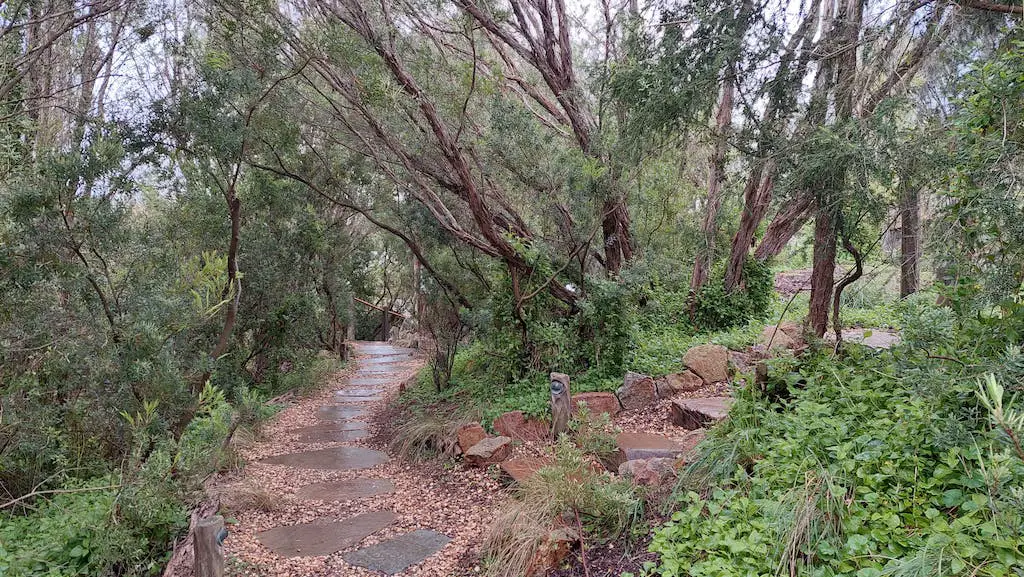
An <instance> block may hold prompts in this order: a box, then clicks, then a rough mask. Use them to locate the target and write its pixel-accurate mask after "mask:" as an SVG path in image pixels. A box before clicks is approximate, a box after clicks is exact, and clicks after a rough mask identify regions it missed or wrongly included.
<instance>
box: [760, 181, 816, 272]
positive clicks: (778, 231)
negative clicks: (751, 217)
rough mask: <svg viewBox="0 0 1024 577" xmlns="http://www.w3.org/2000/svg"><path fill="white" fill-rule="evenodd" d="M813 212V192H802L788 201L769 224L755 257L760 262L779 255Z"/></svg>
mask: <svg viewBox="0 0 1024 577" xmlns="http://www.w3.org/2000/svg"><path fill="white" fill-rule="evenodd" d="M812 214H814V195H812V194H800V195H799V196H796V197H794V198H793V199H791V200H789V201H788V202H786V203H785V204H784V205H783V206H782V207H781V208H780V209H779V211H778V212H777V213H775V218H773V219H772V221H771V223H769V224H768V230H766V231H765V233H764V238H762V239H761V243H760V244H758V245H757V249H756V250H755V251H754V258H756V259H757V260H758V261H760V262H768V261H769V260H771V259H773V258H775V257H777V256H779V254H780V253H781V252H782V249H783V248H785V247H786V244H788V243H789V241H790V239H792V238H793V237H794V236H795V235H796V233H798V232H800V229H801V228H803V227H804V224H806V223H807V221H808V220H810V218H811V215H812Z"/></svg>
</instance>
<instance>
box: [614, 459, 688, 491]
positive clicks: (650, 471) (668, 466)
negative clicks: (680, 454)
mask: <svg viewBox="0 0 1024 577" xmlns="http://www.w3.org/2000/svg"><path fill="white" fill-rule="evenodd" d="M679 461H680V460H679V459H674V458H671V457H654V458H652V459H634V460H632V461H625V462H624V463H622V464H621V465H619V475H621V476H623V477H627V478H630V479H632V480H633V482H634V483H636V484H637V485H642V486H645V487H660V486H662V485H664V484H665V483H666V482H669V481H671V480H673V479H675V478H676V471H677V468H678V467H677V463H679Z"/></svg>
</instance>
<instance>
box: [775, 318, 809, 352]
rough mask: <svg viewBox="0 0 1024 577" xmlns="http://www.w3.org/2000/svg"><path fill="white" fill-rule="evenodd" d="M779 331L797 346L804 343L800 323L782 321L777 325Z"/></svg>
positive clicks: (802, 329) (802, 328)
mask: <svg viewBox="0 0 1024 577" xmlns="http://www.w3.org/2000/svg"><path fill="white" fill-rule="evenodd" d="M779 329H781V330H782V332H784V333H786V334H787V335H788V336H789V338H791V339H793V341H794V342H795V343H796V344H797V346H803V345H804V344H805V343H804V327H803V325H801V324H800V323H796V322H793V321H782V322H781V323H779Z"/></svg>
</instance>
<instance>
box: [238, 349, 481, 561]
mask: <svg viewBox="0 0 1024 577" xmlns="http://www.w3.org/2000/svg"><path fill="white" fill-rule="evenodd" d="M356 353H357V357H356V359H355V363H354V364H355V367H356V370H355V371H352V372H350V373H349V374H348V375H347V378H345V379H344V380H343V382H341V383H339V385H340V386H336V387H333V388H332V390H330V391H325V393H323V394H321V395H320V396H319V397H318V398H316V399H311V400H310V402H302V403H301V405H302V406H296V407H294V409H289V411H293V412H294V413H296V414H295V415H287V414H285V415H282V418H281V419H279V423H277V424H278V425H281V426H280V427H271V428H276V429H277V430H275V431H268V433H267V436H268V438H270V439H269V440H268V442H267V443H266V446H262V447H259V448H258V449H256V451H254V453H255V454H250V455H247V456H248V457H249V460H250V462H251V463H252V464H251V465H250V467H249V469H248V470H247V471H246V472H245V476H246V477H247V479H245V480H244V481H242V482H239V483H237V484H236V485H235V486H236V487H244V488H245V490H246V491H250V492H252V493H254V494H258V495H260V498H259V501H261V502H263V508H264V509H266V510H264V511H243V512H242V513H244V514H242V515H239V517H240V519H239V523H238V526H237V527H232V528H231V531H232V535H231V537H229V539H228V541H227V542H226V544H225V548H226V553H227V554H228V556H229V558H235V559H238V560H240V561H241V562H242V564H243V565H245V566H247V567H248V566H259V567H261V568H262V569H261V570H260V571H258V572H254V573H248V572H244V571H243V572H241V574H243V575H249V574H252V575H261V576H262V575H303V576H307V575H324V576H328V575H330V576H333V575H344V576H349V575H353V576H356V575H359V576H362V575H381V574H386V575H398V574H401V575H434V574H445V575H451V574H455V573H454V572H453V567H454V566H455V565H457V563H458V560H459V558H460V557H461V556H463V555H464V554H465V549H466V545H467V541H470V540H472V541H478V540H479V536H478V535H476V536H474V537H471V538H467V535H465V533H466V530H465V529H466V527H467V525H466V524H467V523H469V525H468V527H470V528H472V527H473V525H472V523H478V524H481V525H482V523H483V522H484V521H486V519H487V517H488V513H487V512H486V511H485V510H484V509H483V507H481V506H480V503H484V504H487V503H488V499H487V498H484V499H481V498H480V497H481V495H493V494H494V493H495V491H494V489H495V487H494V485H492V484H491V483H490V480H489V479H488V478H486V477H485V476H484V477H481V476H479V475H477V474H476V473H463V472H460V473H461V474H462V475H466V474H468V475H471V477H470V478H468V479H466V478H460V479H458V480H457V481H458V482H459V483H461V484H465V486H464V487H459V488H460V489H464V490H465V495H458V497H463V496H464V497H467V498H472V499H473V500H474V501H476V502H464V503H459V502H454V503H453V502H451V501H453V500H456V499H453V497H452V495H451V492H452V491H451V488H450V487H444V488H439V487H436V483H435V482H434V481H433V480H432V479H431V478H430V477H429V475H426V474H424V473H423V472H418V471H416V470H415V467H412V466H410V465H409V464H408V463H401V462H397V461H394V460H392V459H391V458H390V457H389V455H388V454H387V453H386V452H385V451H383V450H381V448H380V447H376V446H373V445H372V439H371V431H370V426H369V424H368V423H369V422H370V420H371V417H372V416H373V414H374V413H375V412H376V411H378V410H380V409H381V408H382V407H383V404H384V403H386V402H387V400H388V399H389V398H391V397H393V395H394V394H395V393H396V392H397V389H398V385H399V384H400V383H401V382H402V381H403V380H404V379H407V378H409V377H411V376H412V375H413V374H415V371H416V370H417V369H418V368H419V367H420V366H421V361H420V360H419V358H418V357H416V355H415V351H413V350H411V349H403V348H399V347H395V346H391V345H387V344H383V343H359V344H358V345H357V346H356ZM289 411H286V413H288V412H289ZM286 420H292V421H298V422H296V423H293V424H292V426H286V425H287V423H286ZM263 452H265V453H268V454H262V453H263ZM260 485H262V487H260ZM438 489H445V490H448V491H449V493H448V494H445V493H444V491H443V490H438ZM432 490H433V495H434V497H433V500H432V498H431V497H432ZM410 494H411V500H412V503H410V502H409V501H406V500H404V499H407V498H410ZM416 500H419V501H418V502H417V501H416ZM460 512H461V515H462V518H461V519H460V518H459V516H460ZM228 513H231V512H230V511H228ZM439 521H440V522H439ZM460 521H461V522H462V524H460ZM479 530H480V529H479V528H477V529H475V531H476V532H477V533H479ZM452 536H455V537H457V538H458V541H459V542H458V543H456V544H457V545H458V546H459V548H460V549H461V550H457V551H447V550H448V549H451V548H452V547H451V544H452V543H451V542H452ZM446 551H447V552H446ZM438 571H440V573H439V572H438Z"/></svg>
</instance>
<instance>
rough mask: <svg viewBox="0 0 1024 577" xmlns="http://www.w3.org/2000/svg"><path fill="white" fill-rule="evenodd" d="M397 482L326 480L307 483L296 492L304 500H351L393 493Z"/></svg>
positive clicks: (381, 480) (382, 480)
mask: <svg viewBox="0 0 1024 577" xmlns="http://www.w3.org/2000/svg"><path fill="white" fill-rule="evenodd" d="M394 490H395V484H394V483H393V482H391V481H390V480H389V479H350V480H342V481H325V482H323V483H313V484H312V485H306V486H305V487H303V488H301V489H299V490H298V491H296V492H295V498H296V499H299V500H302V501H351V500H353V499H364V498H366V497H375V496H377V495H384V494H386V493H392V492H394Z"/></svg>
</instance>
